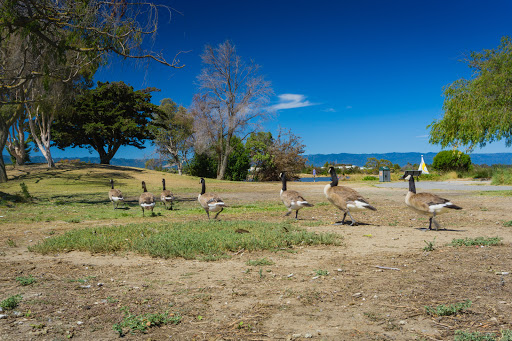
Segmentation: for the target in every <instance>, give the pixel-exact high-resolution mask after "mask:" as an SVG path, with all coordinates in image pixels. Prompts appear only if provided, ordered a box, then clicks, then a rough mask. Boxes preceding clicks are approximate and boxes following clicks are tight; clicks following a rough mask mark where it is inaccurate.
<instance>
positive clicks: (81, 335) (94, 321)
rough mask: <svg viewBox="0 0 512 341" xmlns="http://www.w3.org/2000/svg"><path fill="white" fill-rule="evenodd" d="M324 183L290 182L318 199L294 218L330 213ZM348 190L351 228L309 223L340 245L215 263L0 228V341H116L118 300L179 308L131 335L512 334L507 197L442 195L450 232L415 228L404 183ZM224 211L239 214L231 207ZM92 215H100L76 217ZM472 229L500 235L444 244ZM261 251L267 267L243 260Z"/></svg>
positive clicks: (238, 195) (41, 227)
mask: <svg viewBox="0 0 512 341" xmlns="http://www.w3.org/2000/svg"><path fill="white" fill-rule="evenodd" d="M324 185H325V183H324V184H318V183H316V184H315V183H300V184H299V183H290V184H289V187H290V188H292V187H293V189H296V190H299V191H300V192H302V193H303V195H304V196H305V197H306V198H307V199H308V200H310V201H311V202H313V203H315V204H317V205H316V206H315V207H313V208H310V209H303V210H301V212H300V213H299V217H300V218H301V219H302V222H316V221H326V222H333V221H336V220H339V219H340V217H341V214H340V213H339V212H337V210H336V209H335V208H334V207H332V206H331V205H325V204H322V203H325V202H326V200H325V199H324V197H323V186H324ZM348 185H349V186H351V187H355V188H357V189H358V190H359V191H360V192H361V193H362V194H363V195H364V196H365V197H367V198H369V201H370V202H371V203H372V204H373V205H374V206H375V207H377V209H378V211H377V212H368V213H355V214H354V218H355V219H356V220H358V221H360V222H361V223H362V224H361V225H360V226H333V225H330V224H329V223H326V224H322V225H321V226H313V227H307V228H308V230H311V231H329V232H335V233H339V234H341V235H342V236H343V237H344V243H343V245H342V246H315V247H295V248H294V249H293V250H282V251H279V252H276V253H273V252H253V253H248V252H244V251H241V252H238V253H236V254H233V255H232V258H231V259H228V260H222V261H216V262H201V261H196V260H183V259H168V260H163V259H156V258H149V257H142V256H140V255H136V254H117V255H103V254H92V255H91V254H89V253H82V252H68V253H61V254H57V255H52V256H42V255H39V254H36V253H32V252H29V251H28V250H27V246H28V245H32V244H33V243H35V242H37V241H38V240H40V239H42V238H45V237H47V236H48V234H47V233H45V232H44V231H48V230H49V229H53V230H55V229H57V230H56V231H57V233H59V232H61V231H65V230H67V229H71V228H75V227H76V226H73V225H72V224H64V223H59V222H52V223H44V222H43V223H33V224H24V225H16V224H5V225H0V229H1V230H0V269H1V277H0V293H1V296H0V299H5V298H6V297H9V296H11V295H15V294H22V295H23V300H22V302H21V303H20V305H19V307H17V308H16V309H14V311H15V312H17V313H14V312H13V311H8V312H7V313H6V312H5V311H4V312H0V314H6V315H8V316H6V317H5V318H2V319H0V340H31V339H32V340H64V339H69V338H73V339H78V340H113V339H118V338H119V334H118V333H117V332H116V331H114V330H113V325H114V324H116V323H119V322H120V321H122V320H123V316H124V314H123V311H122V308H123V307H126V308H127V309H128V311H129V312H130V313H132V314H136V315H139V314H144V313H157V312H165V311H167V312H168V314H169V315H170V314H175V315H176V314H180V315H181V316H182V319H181V322H180V323H179V324H177V325H172V324H168V325H164V326H160V327H153V328H149V329H148V330H147V332H146V334H141V333H135V334H130V333H127V334H126V336H125V337H124V339H126V340H139V339H144V340H164V339H165V340H167V339H175V340H194V339H196V340H279V339H282V340H291V339H296V340H302V339H304V340H305V339H309V338H312V339H318V340H415V339H416V340H448V339H453V335H454V333H455V331H456V330H470V331H479V332H499V331H500V330H503V329H512V320H511V318H510V316H512V277H511V276H512V275H508V274H501V273H508V272H512V249H511V247H510V246H511V243H512V233H511V229H512V227H505V226H504V225H503V222H505V221H510V220H512V211H511V210H510V207H511V200H512V199H511V198H510V197H500V196H483V195H479V194H478V193H467V192H464V193H460V192H450V193H447V192H439V194H441V195H442V196H445V197H447V198H450V199H452V200H453V201H454V202H455V203H457V204H458V205H460V206H462V207H464V210H463V211H459V212H454V213H451V214H446V215H443V216H441V217H440V218H439V222H440V223H441V226H442V227H446V228H447V230H440V231H427V232H425V231H424V230H423V228H425V227H427V226H428V220H427V219H426V218H423V217H420V216H418V215H416V214H415V213H414V212H412V211H410V210H408V209H407V208H406V206H405V204H404V202H403V198H404V195H405V193H404V191H403V190H400V189H387V188H375V187H372V186H369V185H366V184H352V183H349V184H348ZM215 186H218V187H221V186H222V184H215ZM279 186H280V185H279V184H278V183H268V184H241V185H238V184H237V187H236V190H230V191H228V192H225V193H222V197H223V199H224V200H225V201H226V202H228V204H232V205H233V204H250V203H251V202H253V201H271V200H275V201H279V196H278V192H279ZM218 187H217V188H218ZM179 195H181V197H183V198H193V196H194V195H196V194H194V193H180V194H179ZM192 204H193V202H191V205H192ZM284 213H286V209H285V208H284V206H283V211H282V212H270V213H268V214H266V213H265V212H262V213H254V214H252V213H250V212H248V213H247V214H246V215H245V216H244V217H243V218H244V219H255V220H256V219H260V220H266V221H279V220H281V219H288V218H285V217H283V215H284ZM165 214H166V215H168V216H169V217H170V216H172V212H171V211H169V212H166V213H165ZM0 215H1V214H0ZM221 216H222V219H226V220H230V219H240V216H232V215H230V213H229V209H226V210H225V212H223V213H222V215H221ZM205 218H206V215H204V216H202V215H198V216H194V217H191V219H205ZM158 219H160V218H158ZM162 219H166V217H163V218H162ZM97 223H98V224H99V223H101V224H103V225H104V224H106V223H107V222H105V221H102V222H86V223H85V224H90V225H94V224H97ZM116 223H118V222H116ZM306 225H307V224H306ZM213 228H214V226H213ZM479 236H484V237H495V236H499V237H502V238H503V244H502V245H500V246H492V247H480V246H473V247H451V246H447V245H446V244H447V243H449V242H451V241H452V239H454V238H465V237H472V238H474V237H479ZM8 239H11V240H14V241H15V242H16V243H15V244H16V245H12V244H11V245H9V243H8ZM426 242H434V245H435V250H434V251H431V252H426V251H424V250H423V248H424V247H425V246H426ZM262 258H267V259H269V260H271V261H272V262H273V263H274V264H273V265H261V266H250V265H247V261H248V260H257V259H262ZM326 272H328V274H327V273H326ZM320 274H323V275H320ZM28 275H32V276H33V277H35V278H36V280H37V282H36V283H34V284H32V285H28V286H21V285H20V284H19V283H18V282H17V281H16V278H17V277H20V276H28ZM465 300H470V301H471V302H472V305H471V307H470V308H468V309H467V310H466V311H465V312H463V313H459V314H457V315H455V316H446V317H438V316H430V315H428V314H427V313H426V311H425V306H432V307H435V306H438V305H440V304H453V303H457V302H463V301H465Z"/></svg>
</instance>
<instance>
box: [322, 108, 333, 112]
mask: <svg viewBox="0 0 512 341" xmlns="http://www.w3.org/2000/svg"><path fill="white" fill-rule="evenodd" d="M323 111H325V112H336V109H334V108H327V109H324V110H323Z"/></svg>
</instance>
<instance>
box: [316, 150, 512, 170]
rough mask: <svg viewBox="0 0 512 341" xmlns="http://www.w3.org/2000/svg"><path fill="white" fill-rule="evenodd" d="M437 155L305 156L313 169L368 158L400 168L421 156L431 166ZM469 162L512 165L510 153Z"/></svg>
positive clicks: (474, 157)
mask: <svg viewBox="0 0 512 341" xmlns="http://www.w3.org/2000/svg"><path fill="white" fill-rule="evenodd" d="M436 154H437V153H424V154H422V153H382V154H349V153H339V154H311V155H306V157H307V159H308V164H310V165H313V166H315V167H320V166H323V165H324V164H325V163H326V162H328V163H330V164H351V165H356V166H358V167H362V166H364V165H365V164H366V162H367V161H368V158H371V157H374V158H376V159H378V160H381V159H384V160H389V161H391V163H393V164H396V163H397V164H399V165H400V166H401V167H403V166H405V165H406V164H407V163H410V164H419V163H420V162H421V155H423V159H424V160H425V163H427V164H432V162H433V160H434V156H436ZM469 156H470V157H471V162H472V163H473V164H475V165H483V164H485V165H489V166H491V165H512V153H481V154H480V153H478V154H477V153H475V154H469Z"/></svg>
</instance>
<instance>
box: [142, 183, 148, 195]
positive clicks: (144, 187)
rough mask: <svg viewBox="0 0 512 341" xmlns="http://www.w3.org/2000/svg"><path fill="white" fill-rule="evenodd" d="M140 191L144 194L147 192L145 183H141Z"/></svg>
mask: <svg viewBox="0 0 512 341" xmlns="http://www.w3.org/2000/svg"><path fill="white" fill-rule="evenodd" d="M142 189H143V190H144V193H145V192H147V191H148V190H147V189H146V183H145V182H144V181H143V182H142Z"/></svg>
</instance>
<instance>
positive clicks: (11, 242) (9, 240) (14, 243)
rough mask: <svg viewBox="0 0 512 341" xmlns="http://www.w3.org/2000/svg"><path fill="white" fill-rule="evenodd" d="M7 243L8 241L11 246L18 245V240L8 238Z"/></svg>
mask: <svg viewBox="0 0 512 341" xmlns="http://www.w3.org/2000/svg"><path fill="white" fill-rule="evenodd" d="M6 243H7V246H9V247H16V246H17V245H16V242H15V241H14V240H12V239H11V238H9V239H7V241H6Z"/></svg>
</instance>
